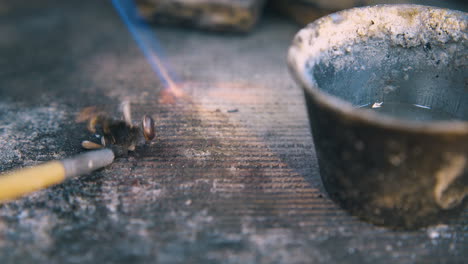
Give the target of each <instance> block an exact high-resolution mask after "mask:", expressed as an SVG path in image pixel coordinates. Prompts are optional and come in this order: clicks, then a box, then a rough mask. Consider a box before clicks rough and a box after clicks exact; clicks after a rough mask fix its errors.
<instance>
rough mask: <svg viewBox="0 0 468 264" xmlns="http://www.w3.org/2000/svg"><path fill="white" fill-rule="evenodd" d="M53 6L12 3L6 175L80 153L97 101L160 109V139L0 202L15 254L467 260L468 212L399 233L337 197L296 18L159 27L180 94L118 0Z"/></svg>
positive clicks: (4, 76) (81, 258)
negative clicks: (83, 118)
mask: <svg viewBox="0 0 468 264" xmlns="http://www.w3.org/2000/svg"><path fill="white" fill-rule="evenodd" d="M46 2H47V4H46V3H44V4H41V5H38V6H29V8H24V7H22V6H21V5H20V4H21V1H7V2H6V3H2V4H0V7H2V8H3V9H1V10H8V12H7V15H5V16H2V17H1V18H0V20H1V24H0V25H1V27H2V28H3V29H5V30H6V31H5V32H11V33H10V37H9V38H8V39H2V41H1V42H0V58H3V59H2V60H0V68H1V69H6V70H5V71H4V72H2V73H0V92H1V94H2V97H1V98H0V109H2V111H4V112H3V113H2V115H1V116H0V127H1V128H3V130H2V132H1V133H0V143H2V146H3V148H4V149H5V151H7V150H8V151H9V152H8V153H11V154H9V155H6V154H0V157H1V160H0V168H1V170H2V171H3V170H7V169H9V168H12V167H16V166H21V165H29V164H34V163H35V162H36V161H37V160H47V159H52V158H60V157H65V156H67V155H71V154H74V153H77V152H79V151H81V150H80V145H79V144H80V141H81V140H83V139H85V138H87V137H88V136H89V135H88V134H87V132H86V131H85V128H84V125H82V124H76V123H75V122H74V118H75V115H76V114H77V113H78V112H79V111H80V110H81V109H82V107H84V106H89V105H103V106H104V107H105V108H106V109H109V110H112V109H116V108H117V106H118V104H119V102H120V100H122V99H130V100H131V101H132V102H136V103H135V104H133V105H132V106H133V118H134V119H135V122H136V121H137V120H139V119H140V117H141V116H142V115H143V114H151V115H152V116H153V118H154V119H155V122H156V125H157V131H156V135H157V140H156V141H154V142H153V143H152V144H151V145H148V146H146V147H144V148H141V149H139V151H138V152H136V153H134V154H131V155H130V156H128V157H123V158H118V159H116V161H115V162H114V163H113V164H112V165H111V166H109V167H107V168H106V169H104V170H101V171H98V172H96V173H93V174H91V175H88V176H87V177H81V178H78V179H72V180H70V181H68V182H67V183H64V184H61V185H59V186H57V187H54V188H51V189H49V190H44V191H41V192H38V193H36V194H33V195H31V196H28V197H26V198H23V199H21V200H18V201H16V202H12V203H8V204H5V205H0V262H1V263H25V262H26V263H28V262H29V263H126V262H129V261H130V262H137V263H138V262H139V263H155V262H158V263H464V262H466V260H467V258H468V256H467V254H468V253H467V250H466V249H467V248H468V229H467V224H468V212H465V214H464V216H463V218H461V219H459V220H457V221H455V222H454V223H452V224H451V225H447V226H438V227H432V228H428V229H423V230H420V231H416V232H395V231H391V230H387V229H384V228H379V227H375V226H372V225H370V224H367V223H365V222H362V221H360V220H357V219H355V218H353V217H351V216H349V215H347V214H346V213H345V212H344V211H342V210H341V209H340V208H339V207H337V206H336V204H335V203H334V202H332V201H331V200H329V199H328V198H327V195H326V193H324V191H323V189H322V187H321V181H320V178H319V174H318V168H317V165H316V157H315V154H314V151H313V143H312V138H311V136H310V130H309V127H308V121H307V115H306V111H305V106H304V99H303V96H302V91H301V90H300V89H299V88H297V87H296V86H295V85H294V84H293V82H292V80H291V79H290V77H289V75H288V72H287V69H286V62H285V56H286V51H287V48H288V46H289V43H290V40H291V39H292V37H293V35H294V34H295V32H296V30H297V28H296V26H294V25H292V24H289V23H288V22H287V21H283V20H280V19H277V18H273V17H267V18H266V19H265V21H264V22H262V23H261V24H260V25H259V27H258V29H257V30H255V31H254V32H253V33H252V34H251V35H246V36H236V35H215V34H204V33H200V32H197V31H191V30H181V29H174V28H164V27H157V28H155V32H156V33H157V34H158V37H159V39H160V41H161V44H162V45H163V46H164V47H165V48H166V52H167V54H166V55H167V58H168V61H169V62H170V63H171V66H172V68H173V69H175V72H176V73H177V74H178V76H179V78H180V79H181V80H185V81H186V83H185V84H184V85H183V86H182V87H181V89H182V90H183V91H184V93H185V94H186V95H187V96H186V97H184V98H176V99H175V100H168V98H170V96H167V94H166V93H167V92H162V91H164V88H163V87H161V85H160V84H159V81H158V78H157V77H156V76H155V74H154V73H153V72H152V71H151V68H150V67H149V66H148V63H147V62H146V59H145V58H144V57H143V56H142V55H141V52H140V51H139V50H138V47H137V46H136V44H134V42H133V40H132V38H131V36H130V34H129V33H128V32H127V30H126V28H125V26H124V24H123V23H122V22H121V21H120V20H119V17H118V15H117V14H116V13H115V11H114V10H113V9H112V6H111V5H110V3H108V2H105V1H83V0H82V1H66V2H64V1H53V0H50V1H46ZM28 3H29V2H28ZM52 7H53V8H52ZM4 12H5V11H4ZM22 91H27V92H28V93H24V92H22ZM165 94H166V96H164V95H165ZM51 102H52V103H51ZM28 116H32V117H33V118H34V120H31V118H29V119H28ZM31 131H35V132H34V133H33V132H31ZM6 142H8V143H6ZM2 151H3V149H2Z"/></svg>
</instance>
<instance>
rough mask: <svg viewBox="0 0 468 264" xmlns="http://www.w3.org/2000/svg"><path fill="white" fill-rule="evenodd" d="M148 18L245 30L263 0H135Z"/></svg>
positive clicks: (204, 26)
mask: <svg viewBox="0 0 468 264" xmlns="http://www.w3.org/2000/svg"><path fill="white" fill-rule="evenodd" d="M136 2H137V5H138V7H139V11H140V14H141V15H142V16H143V17H144V18H146V19H147V20H149V21H155V22H162V23H170V24H184V25H191V26H195V27H198V28H204V29H210V30H215V31H241V32H244V31H248V30H250V29H251V28H252V27H253V26H254V24H255V23H256V21H257V19H258V17H259V14H260V11H261V10H262V9H263V5H264V3H265V0H199V1H193V0H136Z"/></svg>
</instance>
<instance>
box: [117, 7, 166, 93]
mask: <svg viewBox="0 0 468 264" xmlns="http://www.w3.org/2000/svg"><path fill="white" fill-rule="evenodd" d="M112 3H113V4H114V7H115V9H117V11H118V13H119V15H120V16H121V17H122V19H123V21H124V22H125V25H126V26H127V27H128V29H129V31H130V32H131V33H132V36H133V38H134V39H135V41H136V42H137V44H138V46H139V47H140V49H141V50H142V51H143V53H144V54H145V56H146V58H147V59H148V62H149V63H150V65H151V67H152V68H153V70H154V72H156V74H158V76H159V77H160V79H161V81H162V82H163V85H164V86H165V87H171V86H173V85H174V81H173V80H174V76H172V74H171V71H169V69H168V66H167V63H165V61H166V60H165V59H164V56H163V54H164V53H163V49H162V48H161V46H160V45H159V43H158V40H157V39H156V36H155V35H154V32H153V31H152V29H151V27H150V26H149V25H148V24H147V23H146V22H145V21H143V19H142V18H140V17H139V15H138V10H137V8H136V6H135V3H134V2H133V0H112Z"/></svg>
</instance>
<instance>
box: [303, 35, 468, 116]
mask: <svg viewBox="0 0 468 264" xmlns="http://www.w3.org/2000/svg"><path fill="white" fill-rule="evenodd" d="M429 46H430V49H429V48H428V47H429ZM466 48H467V47H466V45H465V44H464V43H455V44H440V43H439V44H437V45H436V44H435V43H431V45H428V44H427V45H418V46H415V47H410V48H408V47H404V46H400V45H392V43H391V42H386V41H382V40H378V39H374V40H372V39H369V40H366V41H365V42H361V43H355V44H353V45H352V47H351V48H350V49H349V52H346V47H341V49H343V51H341V50H340V48H337V51H336V52H335V51H334V50H332V51H329V52H328V53H325V54H324V55H322V57H320V59H319V60H316V61H314V60H311V62H310V64H308V66H306V67H307V69H308V70H309V71H308V73H309V74H310V76H311V77H312V78H311V79H312V80H313V81H314V83H315V86H316V87H317V88H319V89H320V90H321V91H322V92H325V93H327V94H329V95H332V96H335V97H337V98H340V99H342V100H344V101H346V102H348V103H351V104H352V105H354V106H355V107H357V108H363V109H369V111H375V112H376V113H379V114H382V115H387V116H392V117H395V118H398V119H401V120H410V121H415V122H432V121H454V120H456V121H468V79H467V77H466V76H468V57H467V56H466ZM340 51H341V52H340Z"/></svg>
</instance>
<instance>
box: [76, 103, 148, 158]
mask: <svg viewBox="0 0 468 264" xmlns="http://www.w3.org/2000/svg"><path fill="white" fill-rule="evenodd" d="M90 109H94V110H95V114H93V113H92V110H90ZM122 111H123V115H124V118H123V120H121V119H114V118H112V117H110V116H109V115H107V114H106V113H104V112H102V111H98V110H96V108H85V109H84V111H82V113H81V114H80V115H79V117H78V118H77V120H79V121H88V125H87V128H88V130H89V131H90V132H92V133H98V134H99V135H100V137H101V144H99V143H95V142H91V141H87V140H85V141H83V142H82V143H81V145H82V147H83V148H85V149H98V148H103V147H110V148H111V149H112V150H113V151H114V152H115V153H116V154H117V155H120V154H126V153H127V152H128V151H134V150H135V148H136V146H137V145H140V144H141V143H144V142H145V141H151V140H153V139H154V137H155V129H154V120H153V118H151V117H150V116H149V115H145V116H144V117H143V120H142V125H141V128H140V127H139V126H135V125H133V124H132V123H131V111H130V103H129V102H123V103H122Z"/></svg>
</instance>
